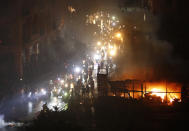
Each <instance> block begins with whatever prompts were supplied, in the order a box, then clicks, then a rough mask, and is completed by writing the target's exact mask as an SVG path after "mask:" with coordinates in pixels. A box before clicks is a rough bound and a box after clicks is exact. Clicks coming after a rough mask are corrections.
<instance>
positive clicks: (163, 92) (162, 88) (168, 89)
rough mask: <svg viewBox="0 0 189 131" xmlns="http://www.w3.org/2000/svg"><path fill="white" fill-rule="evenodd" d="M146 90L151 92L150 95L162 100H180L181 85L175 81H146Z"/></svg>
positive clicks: (169, 101) (170, 101)
mask: <svg viewBox="0 0 189 131" xmlns="http://www.w3.org/2000/svg"><path fill="white" fill-rule="evenodd" d="M146 92H148V93H151V96H158V97H161V99H162V102H164V101H167V102H168V103H172V102H173V101H174V100H175V99H178V100H181V85H179V84H177V83H163V82H160V83H146Z"/></svg>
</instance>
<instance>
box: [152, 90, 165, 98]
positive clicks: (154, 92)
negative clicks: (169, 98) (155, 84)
mask: <svg viewBox="0 0 189 131" xmlns="http://www.w3.org/2000/svg"><path fill="white" fill-rule="evenodd" d="M151 91H152V95H156V96H159V97H161V99H164V98H165V95H166V94H165V93H160V92H164V91H163V90H162V89H161V88H153V89H152V90H151Z"/></svg>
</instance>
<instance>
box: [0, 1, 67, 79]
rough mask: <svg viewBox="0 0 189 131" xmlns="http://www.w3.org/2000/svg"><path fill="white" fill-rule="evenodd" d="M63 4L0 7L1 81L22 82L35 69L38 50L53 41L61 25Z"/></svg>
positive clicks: (23, 3)
mask: <svg viewBox="0 0 189 131" xmlns="http://www.w3.org/2000/svg"><path fill="white" fill-rule="evenodd" d="M63 4H64V3H63V1H61V0H34V1H33V0H32V1H25V0H14V1H10V2H8V1H7V2H5V3H4V5H1V6H2V8H1V9H2V11H1V14H0V15H1V19H0V61H1V63H0V77H1V78H2V79H1V81H4V82H7V80H9V79H10V78H11V79H12V78H13V79H15V78H16V79H20V80H22V79H23V77H24V75H25V74H27V72H28V69H29V70H30V69H32V68H33V67H34V68H35V65H36V63H37V62H39V61H40V59H39V57H43V56H42V55H40V53H41V50H42V49H43V47H46V46H48V44H49V43H51V41H53V40H54V39H56V35H57V33H58V31H59V30H58V29H61V27H60V25H61V26H62V25H63V23H62V21H63V17H62V16H63V15H62V14H63V9H64V8H62V7H63ZM61 13H62V14H61Z"/></svg>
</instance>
